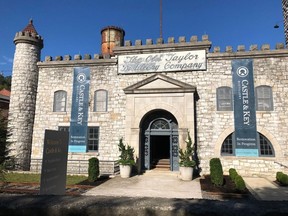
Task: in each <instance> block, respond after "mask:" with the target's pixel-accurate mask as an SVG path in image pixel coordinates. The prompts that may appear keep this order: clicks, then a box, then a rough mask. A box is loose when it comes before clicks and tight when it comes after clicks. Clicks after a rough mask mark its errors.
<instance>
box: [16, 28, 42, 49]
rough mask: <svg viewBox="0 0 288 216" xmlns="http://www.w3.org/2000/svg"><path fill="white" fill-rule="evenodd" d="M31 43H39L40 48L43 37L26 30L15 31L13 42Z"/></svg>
mask: <svg viewBox="0 0 288 216" xmlns="http://www.w3.org/2000/svg"><path fill="white" fill-rule="evenodd" d="M25 42H26V43H31V44H34V45H39V46H40V48H43V38H42V37H41V36H40V35H38V34H36V33H34V32H27V31H25V32H24V31H20V32H17V33H16V35H15V38H14V43H15V44H17V43H25Z"/></svg>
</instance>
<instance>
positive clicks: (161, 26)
mask: <svg viewBox="0 0 288 216" xmlns="http://www.w3.org/2000/svg"><path fill="white" fill-rule="evenodd" d="M162 37H163V35H162V0H160V38H162Z"/></svg>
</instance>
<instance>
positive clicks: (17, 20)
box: [0, 0, 284, 76]
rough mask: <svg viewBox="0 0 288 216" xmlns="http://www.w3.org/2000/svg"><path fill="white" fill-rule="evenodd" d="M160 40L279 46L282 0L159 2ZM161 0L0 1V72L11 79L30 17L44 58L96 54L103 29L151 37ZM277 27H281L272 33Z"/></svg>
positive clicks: (156, 26)
mask: <svg viewBox="0 0 288 216" xmlns="http://www.w3.org/2000/svg"><path fill="white" fill-rule="evenodd" d="M162 1H163V38H164V41H165V42H167V39H168V37H175V39H176V40H177V41H178V37H179V36H185V37H186V40H189V39H190V37H191V36H192V35H196V36H198V38H199V39H201V37H202V35H203V34H207V35H209V40H210V41H211V42H212V46H213V47H214V46H220V48H221V51H224V50H225V47H226V46H228V45H229V46H232V47H233V49H234V50H236V49H237V46H238V45H245V46H246V50H248V49H249V46H250V45H252V44H258V47H260V46H261V45H262V44H266V43H268V44H270V45H271V48H272V49H274V48H275V45H276V43H279V42H280V43H281V42H282V43H284V33H283V32H284V30H283V22H282V20H283V16H282V9H281V0H241V1H235V0H177V1H176V0H162ZM159 2H160V0H109V1H103V0H82V1H79V0H0V15H1V17H0V72H3V73H4V75H5V76H7V75H11V71H12V62H13V57H14V51H15V45H14V44H13V38H14V36H15V33H16V32H18V31H21V30H23V29H24V28H25V27H26V25H27V24H28V22H29V19H30V18H32V19H33V23H34V26H35V28H36V30H37V31H38V33H39V34H40V35H41V36H42V37H43V38H44V48H43V49H42V54H41V60H43V59H44V58H45V56H52V57H53V58H54V57H55V56H58V55H62V56H64V55H71V56H72V57H73V56H74V55H75V54H82V55H84V54H91V55H92V56H93V55H94V54H96V53H100V48H101V35H100V31H101V29H102V28H104V27H106V26H109V25H113V26H118V27H121V28H123V29H124V30H125V32H126V34H125V40H131V41H132V43H133V44H134V42H135V40H137V39H141V40H142V41H143V43H145V41H146V39H147V38H151V39H153V41H156V39H157V38H158V37H159V35H160V33H159V32H160V30H159V11H160V10H159ZM276 23H277V24H278V25H279V26H280V28H278V29H274V28H273V26H274V25H275V24H276Z"/></svg>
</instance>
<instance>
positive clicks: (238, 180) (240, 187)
mask: <svg viewBox="0 0 288 216" xmlns="http://www.w3.org/2000/svg"><path fill="white" fill-rule="evenodd" d="M234 182H235V186H236V189H237V190H239V191H244V190H245V189H246V185H245V182H244V180H243V178H242V176H240V175H237V176H236V177H235V181H234Z"/></svg>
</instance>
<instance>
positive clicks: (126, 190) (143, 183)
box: [84, 170, 202, 199]
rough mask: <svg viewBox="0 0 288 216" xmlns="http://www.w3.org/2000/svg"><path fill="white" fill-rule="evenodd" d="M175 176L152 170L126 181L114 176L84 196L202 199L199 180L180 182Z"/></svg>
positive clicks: (170, 173) (171, 173)
mask: <svg viewBox="0 0 288 216" xmlns="http://www.w3.org/2000/svg"><path fill="white" fill-rule="evenodd" d="M177 174H178V173H173V172H166V171H153V170H152V171H148V172H146V173H145V174H143V175H136V176H133V177H131V178H127V179H123V178H121V177H120V176H116V177H114V178H112V179H110V180H109V181H106V182H105V183H103V184H101V185H100V186H97V187H95V188H93V189H91V190H89V191H88V192H86V193H85V194H84V195H98V196H118V197H159V198H186V199H191V198H195V199H202V193H201V187H200V182H199V179H194V180H193V181H182V180H180V179H179V178H178V176H177Z"/></svg>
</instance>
